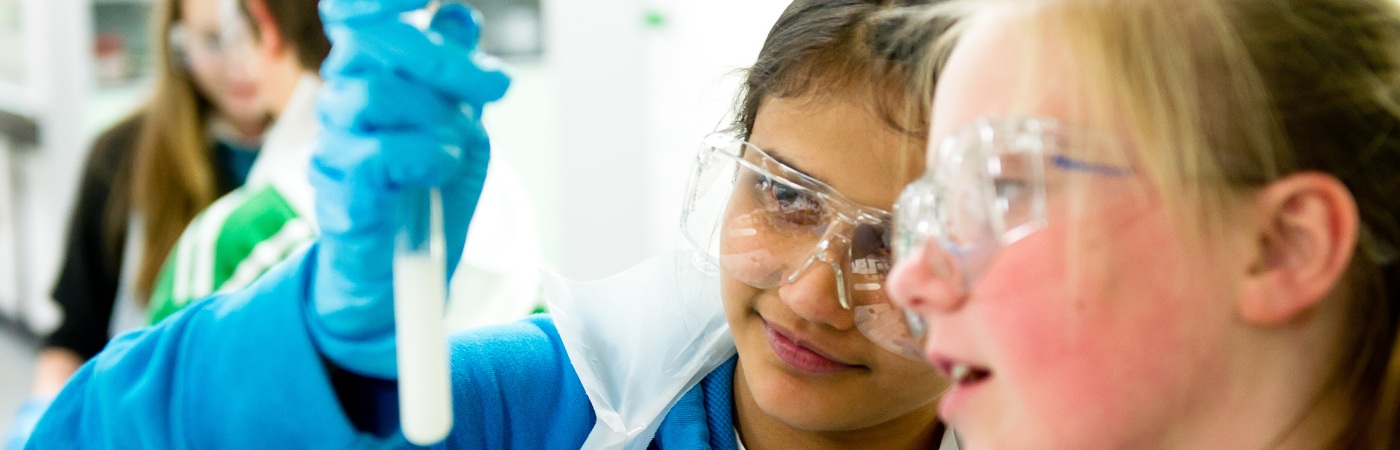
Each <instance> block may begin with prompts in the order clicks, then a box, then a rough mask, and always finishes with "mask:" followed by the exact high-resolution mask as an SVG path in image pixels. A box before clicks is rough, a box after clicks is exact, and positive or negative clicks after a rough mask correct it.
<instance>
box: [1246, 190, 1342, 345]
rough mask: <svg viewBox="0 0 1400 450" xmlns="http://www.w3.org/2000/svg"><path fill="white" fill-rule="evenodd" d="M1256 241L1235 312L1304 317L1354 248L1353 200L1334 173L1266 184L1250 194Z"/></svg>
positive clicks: (1252, 317)
mask: <svg viewBox="0 0 1400 450" xmlns="http://www.w3.org/2000/svg"><path fill="white" fill-rule="evenodd" d="M1254 207H1255V210H1256V216H1255V217H1256V218H1257V219H1256V223H1257V226H1256V228H1255V229H1254V231H1253V232H1254V233H1255V239H1256V240H1257V242H1258V244H1257V247H1256V248H1255V250H1254V255H1255V256H1254V257H1253V259H1252V261H1251V263H1250V264H1249V266H1248V273H1247V274H1246V282H1245V285H1244V289H1243V291H1242V292H1241V294H1242V295H1241V297H1240V304H1239V312H1240V315H1241V316H1242V317H1243V318H1244V319H1245V320H1246V321H1249V322H1251V323H1256V324H1261V325H1279V324H1284V323H1287V322H1289V321H1292V320H1294V319H1296V318H1299V317H1302V316H1303V315H1304V313H1305V312H1307V311H1309V310H1310V309H1312V308H1313V307H1314V306H1316V305H1317V304H1318V303H1319V302H1320V301H1322V300H1323V299H1324V298H1327V297H1328V295H1329V294H1331V293H1332V292H1333V290H1334V289H1335V287H1336V286H1337V285H1338V282H1339V280H1340V279H1341V277H1342V276H1343V274H1345V273H1346V270H1347V267H1349V266H1350V263H1351V258H1352V254H1353V252H1354V251H1355V248H1356V239H1357V227H1358V221H1359V219H1358V217H1357V209H1356V201H1355V200H1354V199H1353V198H1352V196H1351V193H1350V192H1349V191H1348V190H1347V189H1346V186H1344V185H1342V183H1341V182H1340V181H1338V180H1337V179H1336V178H1334V177H1332V176H1330V175H1325V174H1320V173H1302V174H1295V175H1290V176H1288V177H1285V178H1283V179H1281V180H1278V181H1275V182H1273V183H1270V184H1269V185H1268V186H1266V187H1264V189H1262V190H1261V191H1260V192H1259V193H1258V194H1256V195H1255V197H1254Z"/></svg>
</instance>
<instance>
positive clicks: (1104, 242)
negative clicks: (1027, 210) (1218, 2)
mask: <svg viewBox="0 0 1400 450" xmlns="http://www.w3.org/2000/svg"><path fill="white" fill-rule="evenodd" d="M1003 20H1005V18H1002V17H997V16H995V15H991V16H989V18H982V19H980V20H979V21H976V22H974V24H973V25H972V28H970V29H969V31H968V33H967V34H966V35H964V37H963V38H962V39H961V40H960V43H959V47H958V48H957V50H955V52H954V54H953V55H952V57H951V59H950V61H949V63H948V65H947V66H946V69H945V71H944V72H943V75H942V78H941V79H940V85H939V88H938V92H937V95H936V101H935V106H934V123H933V134H932V136H933V137H934V139H941V138H942V136H947V135H950V134H951V133H952V131H953V130H956V129H958V128H961V127H962V126H964V125H966V124H967V123H969V122H971V121H972V120H973V119H975V118H978V117H986V116H1009V115H1030V116H1038V117H1048V118H1053V119H1056V120H1058V121H1060V122H1061V123H1067V124H1074V123H1084V122H1086V120H1085V118H1084V117H1082V116H1080V115H1079V111H1076V110H1075V109H1073V108H1070V107H1069V106H1068V105H1071V104H1073V102H1070V101H1069V100H1068V99H1067V97H1066V96H1067V94H1064V92H1066V91H1069V90H1072V89H1067V88H1065V86H1073V83H1074V73H1073V70H1072V68H1067V67H1063V66H1057V65H1054V60H1053V58H1051V59H1050V61H1045V62H1044V63H1045V64H1047V66H1045V67H1027V64H1028V63H1027V62H1025V61H1023V60H1021V59H1019V58H1017V56H1018V55H1020V54H1022V53H1021V50H1022V49H1023V48H1022V47H1020V46H1022V45H1027V44H1025V43H1024V42H1026V41H1021V40H1017V39H1015V38H1014V37H1013V36H1012V35H1011V33H1012V31H1008V30H1014V29H1015V27H1010V26H1007V24H1006V23H1003V22H1002V21H1003ZM1028 41H1034V42H1037V44H1034V45H1043V46H1045V47H1046V48H1051V47H1052V46H1053V45H1054V42H1053V40H1029V39H1028ZM1037 48H1038V49H1039V47H1037ZM1038 51H1040V50H1038ZM1024 74H1036V76H1037V78H1036V79H1033V80H1031V82H1032V83H1033V84H1032V85H1031V92H1037V93H1044V95H1043V97H1040V98H1032V99H1030V100H1031V101H1027V99H1026V98H1024V97H1021V98H1017V97H1014V96H1013V94H1014V93H1015V92H1016V90H1015V89H1007V88H1006V86H1017V85H1020V84H1021V83H1023V82H1024V81H1026V80H1022V79H1020V78H1019V77H1021V76H1024ZM1067 151H1073V149H1068V150H1067ZM1071 156H1073V155H1071ZM1071 179H1072V180H1089V181H1076V182H1082V183H1083V184H1082V185H1079V186H1076V187H1075V188H1074V189H1065V190H1062V191H1059V192H1057V195H1060V196H1062V198H1060V200H1061V201H1059V202H1058V203H1055V202H1054V201H1053V200H1052V204H1051V205H1050V211H1049V218H1050V224H1049V225H1048V226H1047V227H1045V228H1043V229H1041V230H1039V231H1037V232H1035V233H1033V234H1031V235H1030V236H1027V237H1025V238H1023V239H1021V240H1020V241H1017V242H1015V243H1013V244H1011V245H1009V246H1007V247H1005V248H1003V249H1002V251H1001V253H1000V254H999V255H998V257H997V258H996V259H995V260H994V261H993V262H992V264H991V266H990V267H989V268H988V269H987V271H986V272H985V273H984V274H983V276H982V278H981V279H980V281H979V282H978V283H977V284H976V285H975V286H974V287H973V289H972V292H971V295H970V296H968V297H966V299H965V300H963V301H962V302H961V303H958V306H957V307H955V308H946V309H937V308H934V307H926V308H925V309H923V310H921V311H920V312H921V315H923V316H924V317H925V320H927V321H928V325H929V327H930V336H929V342H928V350H929V351H930V352H934V353H942V354H950V355H955V356H956V357H957V358H960V359H965V360H966V361H965V362H971V363H974V364H975V365H978V366H983V367H986V368H988V369H990V370H991V371H992V374H991V378H990V379H988V380H987V381H986V382H985V383H984V384H982V385H980V386H978V387H976V388H975V389H976V390H975V391H970V392H971V393H970V395H969V396H967V397H964V398H962V399H961V400H965V401H959V402H958V405H957V406H958V407H957V408H956V410H954V411H951V417H945V418H944V419H945V420H949V421H950V422H951V424H952V426H953V427H954V428H955V429H957V430H958V432H959V435H960V436H961V437H963V438H964V442H965V443H969V445H970V446H975V447H976V448H1142V447H1143V446H1147V447H1151V446H1152V445H1155V444H1154V443H1160V442H1161V439H1163V437H1164V436H1165V435H1166V434H1169V433H1171V432H1172V429H1173V427H1178V426H1183V425H1182V424H1181V423H1180V421H1181V418H1183V417H1189V416H1190V414H1191V412H1192V411H1195V410H1197V409H1199V408H1202V407H1203V405H1207V404H1209V403H1210V402H1211V401H1212V400H1213V399H1218V398H1221V397H1222V396H1224V395H1227V393H1228V391H1226V388H1225V387H1223V386H1219V385H1218V384H1219V383H1212V380H1213V379H1218V375H1219V374H1221V373H1222V372H1224V371H1225V370H1226V369H1225V366H1226V365H1227V364H1228V360H1229V355H1228V354H1227V350H1226V349H1225V348H1224V347H1225V346H1223V345H1219V344H1220V343H1221V342H1223V341H1224V340H1225V339H1226V336H1227V335H1228V333H1229V332H1230V325H1231V324H1230V321H1231V319H1232V317H1234V314H1233V309H1232V308H1233V306H1234V304H1235V302H1234V297H1233V296H1234V295H1235V293H1236V291H1237V288H1238V286H1235V285H1232V284H1231V283H1235V282H1236V281H1235V280H1234V279H1232V278H1230V277H1228V276H1227V275H1226V274H1225V272H1228V271H1226V270H1222V268H1225V267H1226V265H1227V264H1228V263H1230V262H1229V261H1221V260H1208V259H1202V256H1201V255H1200V254H1199V253H1194V252H1190V251H1188V249H1187V248H1186V247H1185V246H1184V245H1181V244H1180V243H1181V242H1182V238H1181V237H1180V236H1179V235H1178V234H1177V232H1176V231H1174V230H1173V228H1172V227H1171V226H1170V223H1171V218H1170V217H1169V216H1168V215H1167V212H1166V211H1165V210H1164V209H1163V207H1162V206H1161V205H1160V204H1159V203H1158V202H1156V201H1155V200H1154V194H1153V192H1154V188H1153V187H1152V186H1151V185H1150V184H1148V183H1147V182H1146V181H1144V180H1141V179H1139V178H1137V177H1130V179H1129V180H1120V181H1102V182H1100V181H1094V179H1092V178H1082V177H1080V178H1071ZM1127 194H1132V195H1127ZM1070 202H1081V203H1073V204H1077V205H1083V206H1084V207H1085V208H1084V209H1083V210H1082V211H1081V213H1082V214H1079V215H1075V214H1071V211H1073V209H1072V208H1071V207H1070V205H1071V204H1072V203H1070ZM915 266H917V265H909V264H901V265H900V266H899V267H897V268H896V272H895V273H894V274H892V277H891V278H892V279H891V281H890V284H891V285H893V286H896V287H894V288H892V291H896V293H894V294H893V295H894V296H895V297H900V298H903V299H904V300H903V301H906V302H907V301H908V299H909V298H911V297H914V296H917V295H937V294H936V291H935V288H937V287H938V285H936V284H925V285H919V286H918V287H914V288H910V286H915V285H916V283H914V282H908V283H906V282H904V280H915V279H920V277H922V276H930V275H928V274H927V273H910V272H911V271H917V270H921V269H915V268H911V267H915ZM921 288H926V289H923V290H922V291H920V290H919V289H921ZM933 303H937V302H933Z"/></svg>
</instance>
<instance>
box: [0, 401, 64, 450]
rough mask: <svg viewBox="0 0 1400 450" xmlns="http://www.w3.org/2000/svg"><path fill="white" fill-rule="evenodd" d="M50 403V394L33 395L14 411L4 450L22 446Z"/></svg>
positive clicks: (18, 449) (16, 449) (14, 449)
mask: <svg viewBox="0 0 1400 450" xmlns="http://www.w3.org/2000/svg"><path fill="white" fill-rule="evenodd" d="M51 403H53V397H52V396H42V397H40V396H34V397H29V398H28V399H26V400H25V401H24V404H23V405H21V406H20V407H19V411H18V412H16V413H15V421H14V422H12V423H11V424H10V433H9V435H7V436H5V450H21V449H23V448H24V443H25V442H28V441H29V435H30V434H33V433H34V426H35V425H38V424H39V418H40V417H44V411H48V409H49V404H51Z"/></svg>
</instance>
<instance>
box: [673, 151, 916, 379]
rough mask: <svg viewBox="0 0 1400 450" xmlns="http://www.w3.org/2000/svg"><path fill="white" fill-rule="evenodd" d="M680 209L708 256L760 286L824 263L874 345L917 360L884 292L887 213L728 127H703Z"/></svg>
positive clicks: (792, 279)
mask: <svg viewBox="0 0 1400 450" xmlns="http://www.w3.org/2000/svg"><path fill="white" fill-rule="evenodd" d="M687 192H688V195H687V198H686V201H685V204H684V210H683V212H682V216H681V228H682V230H683V232H684V234H685V237H686V239H687V240H688V241H690V243H691V244H692V245H693V246H694V247H695V248H696V249H697V250H698V251H699V252H700V253H702V254H703V255H705V256H706V257H707V258H708V259H709V262H710V263H712V264H714V265H715V266H717V267H719V268H720V269H721V270H723V271H724V273H725V274H727V275H728V276H730V277H732V278H733V279H735V280H738V281H741V282H743V283H745V284H748V285H749V286H753V287H755V288H759V289H774V288H778V287H781V286H783V285H787V284H791V283H796V282H798V280H799V279H801V278H802V277H804V276H807V274H808V273H809V272H811V271H812V270H814V269H830V270H831V278H832V279H833V281H834V282H833V285H832V286H831V289H833V290H834V291H835V293H836V297H837V300H838V302H839V303H840V306H841V307H842V308H844V309H847V310H850V311H852V312H853V313H854V314H855V323H856V327H857V328H858V329H859V330H860V331H861V333H862V334H864V335H865V336H866V337H867V338H869V339H870V340H871V341H872V342H874V343H875V344H877V345H879V346H881V347H882V348H885V349H887V350H890V351H892V352H894V353H897V354H900V355H902V356H906V357H909V358H911V359H921V357H920V352H919V346H918V342H917V341H916V340H915V338H914V336H913V335H912V334H911V333H910V331H909V327H908V325H907V324H906V323H905V319H904V315H903V313H902V312H901V311H900V310H899V309H898V308H896V307H895V306H894V305H893V304H892V303H890V301H889V297H888V296H887V294H886V293H885V289H884V285H885V276H886V275H887V274H888V273H889V270H890V266H891V263H892V254H891V250H890V239H891V237H892V236H891V225H892V224H891V220H890V213H889V212H887V211H884V210H882V209H879V208H874V207H870V206H865V205H861V204H858V203H856V202H854V201H851V200H849V199H847V198H846V197H844V196H842V195H841V193H839V192H837V191H836V190H835V189H833V188H831V187H830V186H828V185H827V184H826V183H823V182H821V181H820V180H817V179H815V178H812V177H810V176H807V175H806V174H803V173H801V172H799V171H797V170H795V169H793V168H791V167H788V166H787V165H785V164H783V163H782V162H780V161H778V160H777V159H774V158H773V157H772V156H770V155H768V154H767V153H765V152H764V151H763V150H762V149H759V148H758V147H756V146H754V145H753V144H750V143H748V142H745V141H744V140H742V139H739V138H738V137H737V136H735V135H733V134H730V133H715V134H711V135H709V136H707V137H706V138H705V140H704V141H703V144H702V145H701V148H700V152H699V154H698V155H697V157H696V161H695V168H694V172H693V173H692V174H691V177H690V181H689V186H688V190H687Z"/></svg>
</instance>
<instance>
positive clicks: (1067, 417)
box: [974, 214, 1219, 441]
mask: <svg viewBox="0 0 1400 450" xmlns="http://www.w3.org/2000/svg"><path fill="white" fill-rule="evenodd" d="M1082 229H1095V230H1100V232H1097V233H1077V234H1076V233H1070V232H1067V231H1066V230H1064V229H1053V228H1048V229H1046V230H1043V231H1042V232H1041V233H1037V234H1035V235H1033V236H1031V237H1028V238H1027V239H1025V240H1023V241H1021V242H1018V243H1017V244H1015V245H1013V246H1012V247H1010V248H1008V249H1007V251H1006V252H1005V253H1004V254H1003V256H1002V257H1001V258H999V259H998V261H997V263H996V264H995V265H994V267H993V268H992V271H991V272H989V273H988V276H987V279H986V281H988V283H987V284H988V285H987V289H985V290H984V291H983V292H982V294H983V300H984V301H983V302H981V304H980V305H978V304H976V303H974V305H976V306H975V307H976V308H978V309H977V312H978V313H979V316H981V318H982V319H983V321H982V323H983V324H985V325H986V327H985V329H984V330H981V331H983V332H986V333H988V334H989V335H988V336H987V340H988V341H989V343H991V344H992V345H993V346H994V349H992V351H993V353H994V356H993V358H994V360H993V361H989V362H990V363H991V364H992V365H993V368H994V370H995V371H996V374H997V375H996V376H997V377H998V379H1001V380H1002V381H1004V382H1005V384H1004V387H1005V393H1006V394H1007V395H1008V396H1009V398H1007V400H1008V402H1009V405H1007V406H1008V407H1009V408H1011V409H1012V410H1013V411H1020V412H1021V413H1022V414H1024V418H1025V420H1027V421H1029V422H1032V423H1038V424H1041V425H1042V426H1044V427H1045V428H1044V430H1046V433H1050V434H1052V435H1059V436H1062V437H1068V436H1077V437H1078V438H1084V439H1094V438H1093V437H1092V436H1099V437H1105V430H1117V431H1115V432H1120V433H1123V434H1124V436H1123V437H1126V436H1129V435H1133V434H1135V433H1138V432H1141V431H1142V430H1141V428H1142V427H1152V426H1154V424H1156V425H1160V424H1161V423H1163V422H1161V421H1160V420H1161V418H1162V417H1164V416H1163V414H1165V413H1167V412H1168V411H1171V410H1179V409H1182V408H1183V405H1182V404H1181V402H1182V401H1184V400H1183V399H1185V398H1186V397H1187V396H1189V395H1190V393H1191V392H1192V391H1193V390H1194V389H1193V388H1192V385H1194V384H1196V381H1194V380H1201V379H1208V375H1207V374H1206V373H1205V372H1206V371H1209V370H1210V369H1209V368H1210V367H1212V366H1216V365H1214V364H1209V363H1208V362H1209V361H1208V359H1209V358H1211V357H1212V356H1211V353H1212V352H1213V350H1210V349H1211V348H1213V346H1210V345H1207V344H1208V342H1210V341H1211V336H1214V335H1216V334H1217V333H1216V332H1218V331H1219V330H1218V329H1216V330H1211V329H1209V328H1210V327H1211V325H1209V324H1208V323H1207V322H1205V321H1203V320H1201V318H1202V317H1206V316H1207V315H1208V314H1210V313H1211V311H1210V309H1212V308H1211V305H1212V300H1211V298H1212V296H1211V295H1209V292H1207V291H1206V290H1205V289H1203V285H1209V284H1211V283H1209V282H1205V283H1203V284H1201V283H1197V282H1200V281H1206V280H1205V278H1204V277H1205V275H1206V274H1204V273H1202V272H1205V271H1202V270H1197V269H1193V267H1199V264H1193V261H1191V259H1190V258H1189V257H1187V254H1186V252H1185V251H1184V249H1182V247H1181V246H1180V245H1177V244H1178V241H1177V240H1175V239H1174V238H1172V237H1171V236H1172V234H1171V233H1170V232H1169V230H1168V229H1167V227H1166V226H1165V225H1164V221H1163V220H1161V218H1160V217H1159V216H1156V215H1152V214H1148V215H1146V216H1145V217H1142V218H1140V219H1137V220H1133V221H1131V222H1124V223H1119V224H1103V225H1100V226H1098V227H1087V228H1082ZM1071 248H1073V249H1075V250H1070V249H1071ZM1173 268H1187V269H1184V270H1178V271H1175V272H1173ZM1183 281H1190V282H1186V283H1183ZM1045 418H1051V419H1049V420H1046V419H1045ZM1134 430H1136V431H1134ZM1107 434H1110V435H1111V434H1113V433H1107ZM1077 440H1078V439H1071V441H1077Z"/></svg>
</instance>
